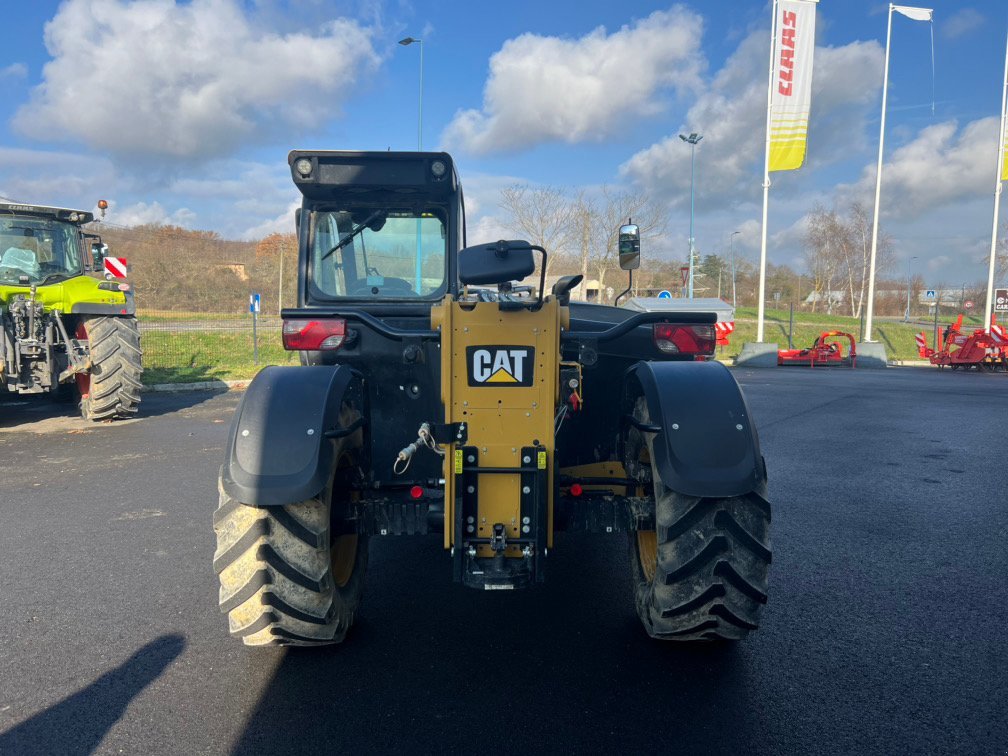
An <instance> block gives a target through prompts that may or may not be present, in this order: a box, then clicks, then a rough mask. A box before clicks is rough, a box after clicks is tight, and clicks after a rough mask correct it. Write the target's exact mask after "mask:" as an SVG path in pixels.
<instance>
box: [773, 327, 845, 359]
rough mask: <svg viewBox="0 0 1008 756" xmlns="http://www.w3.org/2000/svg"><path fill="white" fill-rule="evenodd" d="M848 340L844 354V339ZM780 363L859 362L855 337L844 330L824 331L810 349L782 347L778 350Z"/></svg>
mask: <svg viewBox="0 0 1008 756" xmlns="http://www.w3.org/2000/svg"><path fill="white" fill-rule="evenodd" d="M843 338H846V339H847V341H848V347H847V353H846V354H844V347H843V341H842V339H843ZM777 364H778V365H807V366H809V367H815V366H816V365H847V366H849V367H855V365H856V364H857V348H856V347H855V345H854V337H853V336H851V335H850V334H849V333H844V332H843V331H823V332H822V333H821V334H819V336H818V338H816V340H815V343H813V344H812V346H810V347H809V348H808V349H781V350H778V352H777Z"/></svg>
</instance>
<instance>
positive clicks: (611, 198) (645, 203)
mask: <svg viewBox="0 0 1008 756" xmlns="http://www.w3.org/2000/svg"><path fill="white" fill-rule="evenodd" d="M631 220H632V221H633V223H634V224H636V225H637V226H638V227H639V228H640V235H641V239H644V238H646V237H655V236H660V235H661V234H663V233H665V229H666V228H667V227H668V216H667V214H666V213H665V212H664V210H662V209H661V208H660V207H659V206H658V205H656V204H655V203H653V202H652V201H651V200H650V199H649V198H648V197H647V196H645V195H643V194H633V193H630V192H623V191H618V190H616V189H613V188H611V187H608V186H605V187H602V197H601V200H600V202H599V204H598V205H597V207H596V212H595V213H594V216H593V223H592V237H593V238H594V240H595V250H596V251H595V254H594V255H593V256H592V259H591V266H592V268H593V269H594V272H595V277H596V278H597V279H598V285H599V298H600V299H601V298H602V294H603V292H604V291H605V276H606V272H607V271H609V270H611V269H612V268H613V267H614V263H615V261H616V258H617V248H618V244H619V227H620V226H622V225H623V224H624V223H627V222H629V221H631Z"/></svg>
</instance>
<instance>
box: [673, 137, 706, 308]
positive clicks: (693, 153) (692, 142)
mask: <svg viewBox="0 0 1008 756" xmlns="http://www.w3.org/2000/svg"><path fill="white" fill-rule="evenodd" d="M679 138H680V139H682V140H683V141H684V142H686V144H688V145H689V146H690V168H689V298H690V299H693V204H694V203H693V200H694V195H693V177H694V175H695V174H694V170H693V169H694V166H695V162H694V159H695V157H696V146H697V144H698V143H699V142H700V140H701V139H703V137H702V136H700V135H699V134H697V133H696V132H695V131H694V132H693V133H692V134H690V135H689V136H686V135H685V134H680V135H679Z"/></svg>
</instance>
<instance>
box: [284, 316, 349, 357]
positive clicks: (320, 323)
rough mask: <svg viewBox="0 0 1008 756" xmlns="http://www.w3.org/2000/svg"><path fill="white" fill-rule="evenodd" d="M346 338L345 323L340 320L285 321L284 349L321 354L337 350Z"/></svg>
mask: <svg viewBox="0 0 1008 756" xmlns="http://www.w3.org/2000/svg"><path fill="white" fill-rule="evenodd" d="M344 338H346V321H345V320H343V319H342V318H328V319H320V320H285V321H284V322H283V345H284V349H289V350H291V351H302V350H303V351H312V352H323V351H332V350H334V349H339V348H340V345H342V344H343V339H344Z"/></svg>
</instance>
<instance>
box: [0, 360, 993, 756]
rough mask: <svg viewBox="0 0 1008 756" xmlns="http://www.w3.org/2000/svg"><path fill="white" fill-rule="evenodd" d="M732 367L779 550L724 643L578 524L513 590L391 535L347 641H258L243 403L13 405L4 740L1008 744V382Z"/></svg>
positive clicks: (9, 409)
mask: <svg viewBox="0 0 1008 756" xmlns="http://www.w3.org/2000/svg"><path fill="white" fill-rule="evenodd" d="M735 374H736V377H737V378H738V379H739V381H740V382H741V383H742V384H743V385H744V387H745V391H746V395H747V397H748V399H749V402H750V406H751V410H752V412H753V415H754V416H755V418H756V421H757V425H758V427H759V429H760V435H761V440H762V443H763V451H764V454H765V456H766V459H767V463H768V467H769V472H770V485H771V500H772V502H773V504H774V523H773V531H772V533H773V535H772V537H773V545H774V564H773V567H772V571H771V597H770V603H769V604H768V606H767V608H766V611H765V614H764V624H763V626H762V627H761V629H760V630H759V632H758V633H757V634H755V635H754V636H752V637H751V638H750V639H749V640H747V641H745V642H743V643H742V644H740V645H738V646H735V647H727V648H725V647H702V648H690V647H681V646H678V645H671V644H666V643H657V642H653V641H650V640H649V639H648V638H647V637H646V636H645V634H644V633H643V631H642V630H641V629H640V627H639V624H638V620H637V618H636V615H635V613H634V610H633V606H632V604H631V596H630V588H629V577H628V567H627V564H626V554H625V552H626V546H625V542H624V541H623V540H622V539H620V540H617V539H614V538H613V537H612V536H609V537H605V536H581V535H579V536H574V535H561V536H559V537H558V540H557V548H556V549H555V550H554V551H553V552H551V554H550V561H551V564H550V568H551V570H550V575H549V578H548V582H547V583H546V585H544V586H543V587H541V588H537V589H535V590H530V591H525V592H519V593H515V594H507V595H500V594H498V593H491V594H482V593H478V592H473V591H467V590H465V589H462V588H460V587H458V586H455V585H453V584H452V583H451V581H450V577H451V576H450V564H449V562H448V559H447V556H446V555H445V554H444V553H443V551H442V550H441V548H440V542H439V539H437V538H430V539H408V538H398V539H392V538H388V539H376V540H374V541H372V552H371V554H372V560H371V566H370V569H369V573H368V577H367V587H366V593H365V601H364V605H363V608H362V612H361V616H360V620H359V623H358V624H357V626H356V627H355V629H354V631H353V632H352V633H351V636H350V637H349V638H348V641H347V643H346V644H344V645H343V646H340V647H335V648H331V649H323V650H311V649H306V650H301V649H295V650H290V651H285V650H283V649H263V650H253V649H246V648H244V647H243V646H241V645H240V644H239V643H237V642H236V641H234V640H232V639H231V638H229V637H228V635H227V632H226V623H225V620H224V618H223V617H222V616H221V615H220V614H219V613H218V611H217V607H216V583H215V578H214V575H213V572H212V569H211V566H210V562H211V556H212V552H213V548H214V544H213V531H212V527H211V512H212V510H213V508H214V506H215V503H216V491H215V485H216V474H217V467H218V466H219V463H220V458H221V455H222V450H223V444H224V439H225V435H226V432H227V427H228V426H227V424H228V421H229V420H230V415H231V412H232V411H233V409H234V407H235V405H236V403H237V401H238V396H237V395H236V394H234V393H232V394H216V395H215V394H208V393H183V394H176V395H161V394H159V395H146V396H145V398H144V402H143V404H142V413H141V417H139V418H138V419H137V420H135V421H131V422H128V423H120V424H112V425H107V424H106V425H97V426H95V425H88V424H85V423H83V421H80V420H78V419H76V418H74V417H73V416H72V413H71V411H70V409H69V408H66V407H64V408H59V407H54V406H51V405H46V404H40V403H33V402H22V401H2V402H0V460H3V463H2V464H3V466H4V467H3V477H2V481H3V482H2V485H0V555H2V558H0V579H2V582H0V584H2V586H3V589H2V590H3V594H2V595H3V601H2V603H0V621H2V626H3V628H4V640H3V643H2V645H0V682H2V685H0V753H4V754H6V753H31V754H33V753H39V754H52V753H91V752H98V753H121V752H122V753H148V752H153V753H171V754H175V753H186V754H190V753H208V754H219V753H281V752H306V751H316V752H318V751H321V752H346V753H356V752H388V751H398V752H406V753H411V752H417V753H419V752H432V751H433V752H437V751H447V752H456V753H463V752H464V753H474V752H481V751H484V752H485V751H497V750H507V751H517V752H539V751H544V750H545V751H570V752H598V751H613V752H625V753H657V752H662V753H675V752H729V751H732V752H739V753H775V754H783V753H851V752H860V753H885V754H891V753H986V754H993V753H1006V752H1008V723H1006V715H1005V712H1006V710H1008V692H1006V691H1008V650H1006V637H1008V633H1006V623H1008V587H1006V583H1005V577H1006V575H1008V512H1006V499H1008V496H1006V491H1008V454H1006V441H1008V438H1006V430H1008V375H987V374H977V375H973V374H958V373H950V372H945V373H943V374H940V373H939V372H938V371H936V370H930V369H923V368H904V369H889V370H886V371H847V370H840V369H833V370H829V369H815V370H807V369H801V368H793V369H778V370H764V371H756V370H751V371H736V373H735Z"/></svg>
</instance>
